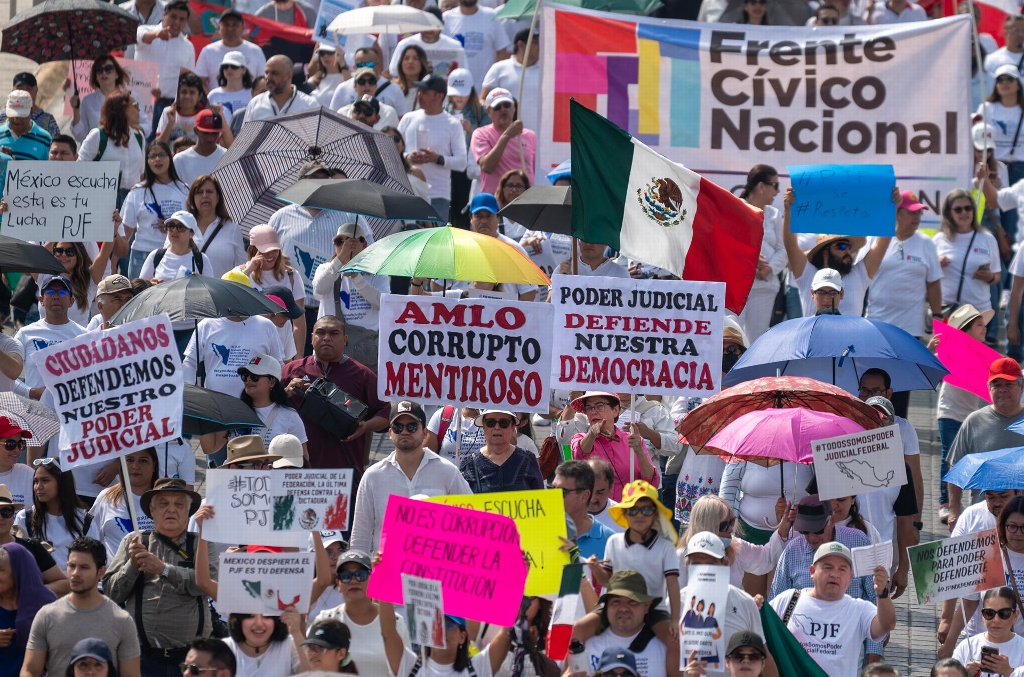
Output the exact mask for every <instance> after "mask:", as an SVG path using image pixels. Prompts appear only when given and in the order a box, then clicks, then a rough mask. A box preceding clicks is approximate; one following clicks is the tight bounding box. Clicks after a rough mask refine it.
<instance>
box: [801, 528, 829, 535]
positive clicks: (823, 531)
mask: <svg viewBox="0 0 1024 677" xmlns="http://www.w3.org/2000/svg"><path fill="white" fill-rule="evenodd" d="M798 533H799V534H800V535H801V536H809V535H811V534H814V535H815V536H821V535H822V534H824V533H825V527H822V528H821V529H818V530H817V531H800V532H798Z"/></svg>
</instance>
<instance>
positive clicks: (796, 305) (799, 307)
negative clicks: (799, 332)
mask: <svg viewBox="0 0 1024 677" xmlns="http://www.w3.org/2000/svg"><path fill="white" fill-rule="evenodd" d="M803 316H804V304H803V301H801V300H800V290H799V289H797V288H796V287H794V286H792V285H791V286H788V287H786V319H787V320H792V319H795V318H797V317H803Z"/></svg>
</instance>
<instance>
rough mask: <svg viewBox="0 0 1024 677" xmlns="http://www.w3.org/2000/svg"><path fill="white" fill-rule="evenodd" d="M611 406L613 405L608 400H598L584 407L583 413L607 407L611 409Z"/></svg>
mask: <svg viewBox="0 0 1024 677" xmlns="http://www.w3.org/2000/svg"><path fill="white" fill-rule="evenodd" d="M610 407H611V405H609V404H608V403H607V402H597V403H595V404H588V405H586V406H585V407H583V413H584V414H591V413H594V412H600V411H604V410H605V409H609V408H610Z"/></svg>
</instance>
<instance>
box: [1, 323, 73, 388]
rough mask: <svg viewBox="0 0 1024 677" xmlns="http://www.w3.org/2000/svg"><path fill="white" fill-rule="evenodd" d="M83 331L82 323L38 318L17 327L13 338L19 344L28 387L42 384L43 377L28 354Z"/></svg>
mask: <svg viewBox="0 0 1024 677" xmlns="http://www.w3.org/2000/svg"><path fill="white" fill-rule="evenodd" d="M84 333H85V328H84V327H82V325H80V324H78V323H76V322H71V321H69V322H67V323H66V324H50V323H49V322H47V321H46V320H39V321H37V322H33V323H32V324H28V325H25V326H24V327H22V328H21V329H19V330H18V333H17V334H15V335H14V338H16V339H18V343H20V344H21V359H22V360H24V361H25V373H24V376H25V385H27V386H28V387H29V388H41V387H42V386H43V377H42V376H41V375H40V374H39V369H38V368H37V367H36V365H35V362H33V361H32V360H30V359H29V356H30V355H32V354H33V353H36V352H39V351H40V350H46V349H47V348H49V347H50V346H52V345H56V344H58V343H63V342H64V341H67V340H68V339H73V338H76V337H78V336H81V335H82V334H84Z"/></svg>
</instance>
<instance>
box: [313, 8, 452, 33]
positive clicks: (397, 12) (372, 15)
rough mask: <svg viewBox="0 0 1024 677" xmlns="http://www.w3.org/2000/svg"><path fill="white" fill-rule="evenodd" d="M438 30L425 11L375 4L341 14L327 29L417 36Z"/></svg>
mask: <svg viewBox="0 0 1024 677" xmlns="http://www.w3.org/2000/svg"><path fill="white" fill-rule="evenodd" d="M441 28H443V26H442V25H441V22H440V21H439V20H438V19H437V17H436V16H434V15H433V14H430V13H429V12H424V11H423V10H420V9H416V8H415V7H409V6H407V5H379V6H375V7H360V8H359V9H353V10H350V11H348V12H342V13H341V14H339V15H338V16H336V17H335V18H334V21H332V22H331V24H330V25H329V26H328V27H327V30H328V31H329V32H331V33H336V34H338V35H362V34H365V33H418V32H420V31H429V30H441Z"/></svg>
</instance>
